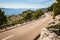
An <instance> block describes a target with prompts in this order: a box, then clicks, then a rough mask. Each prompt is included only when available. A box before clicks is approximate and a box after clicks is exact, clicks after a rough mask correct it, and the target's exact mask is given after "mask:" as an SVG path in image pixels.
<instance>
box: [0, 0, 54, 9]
mask: <svg viewBox="0 0 60 40" xmlns="http://www.w3.org/2000/svg"><path fill="white" fill-rule="evenodd" d="M54 2H55V0H0V8H1V7H2V8H46V7H49V6H50V5H51V4H52V3H54Z"/></svg>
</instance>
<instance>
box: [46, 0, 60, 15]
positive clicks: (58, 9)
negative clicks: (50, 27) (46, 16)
mask: <svg viewBox="0 0 60 40" xmlns="http://www.w3.org/2000/svg"><path fill="white" fill-rule="evenodd" d="M56 1H57V2H55V3H53V4H52V5H51V6H50V7H49V8H48V9H47V11H52V12H53V16H56V15H59V14H60V0H56Z"/></svg>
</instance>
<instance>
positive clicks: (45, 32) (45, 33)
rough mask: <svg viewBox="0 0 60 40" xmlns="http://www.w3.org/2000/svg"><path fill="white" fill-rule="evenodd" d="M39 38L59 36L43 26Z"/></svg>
mask: <svg viewBox="0 0 60 40" xmlns="http://www.w3.org/2000/svg"><path fill="white" fill-rule="evenodd" d="M39 40H60V38H59V37H58V36H57V35H56V34H55V33H54V32H52V31H49V30H48V29H46V28H43V29H42V30H41V36H40V38H39Z"/></svg>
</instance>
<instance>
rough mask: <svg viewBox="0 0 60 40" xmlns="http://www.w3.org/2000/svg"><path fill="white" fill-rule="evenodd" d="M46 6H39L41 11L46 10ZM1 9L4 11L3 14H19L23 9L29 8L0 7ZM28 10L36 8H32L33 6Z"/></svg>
mask: <svg viewBox="0 0 60 40" xmlns="http://www.w3.org/2000/svg"><path fill="white" fill-rule="evenodd" d="M46 9H47V8H41V10H42V11H44V12H45V11H46ZM2 10H4V11H5V14H6V15H17V14H20V13H22V12H23V11H25V10H29V9H26V8H20V9H12V8H2ZM30 10H33V11H35V10H37V9H34V8H30Z"/></svg>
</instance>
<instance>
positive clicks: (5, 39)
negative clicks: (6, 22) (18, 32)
mask: <svg viewBox="0 0 60 40" xmlns="http://www.w3.org/2000/svg"><path fill="white" fill-rule="evenodd" d="M13 36H14V35H11V36H7V37H5V38H4V39H2V40H7V39H9V38H11V37H13Z"/></svg>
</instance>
